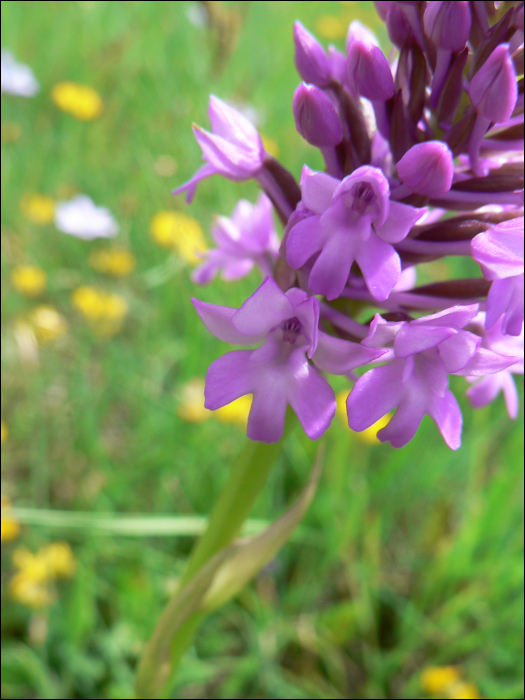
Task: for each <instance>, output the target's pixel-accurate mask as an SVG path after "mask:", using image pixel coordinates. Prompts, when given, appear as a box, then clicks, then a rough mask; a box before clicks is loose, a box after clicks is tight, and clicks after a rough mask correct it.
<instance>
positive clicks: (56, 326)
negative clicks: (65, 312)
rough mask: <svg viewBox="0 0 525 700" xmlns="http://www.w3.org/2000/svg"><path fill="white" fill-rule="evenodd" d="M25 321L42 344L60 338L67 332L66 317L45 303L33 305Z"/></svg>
mask: <svg viewBox="0 0 525 700" xmlns="http://www.w3.org/2000/svg"><path fill="white" fill-rule="evenodd" d="M27 321H28V324H29V326H30V328H31V330H32V331H33V333H34V334H35V338H36V339H37V340H38V342H39V343H40V344H42V345H45V344H46V343H50V342H51V341H52V340H56V339H57V338H61V337H62V336H63V335H65V334H66V332H67V323H66V319H65V318H64V317H63V316H62V314H59V313H58V311H57V310H56V309H55V308H53V307H52V306H47V305H45V304H42V305H41V306H37V307H35V308H34V309H33V310H32V311H31V312H30V313H29V314H28V316H27Z"/></svg>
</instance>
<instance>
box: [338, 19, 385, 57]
mask: <svg viewBox="0 0 525 700" xmlns="http://www.w3.org/2000/svg"><path fill="white" fill-rule="evenodd" d="M354 41H362V42H363V43H364V44H373V45H374V46H379V42H378V40H377V39H376V36H375V34H374V33H373V32H371V31H370V29H368V27H365V25H364V24H361V22H360V21H359V20H358V19H355V20H354V21H353V22H351V23H350V26H349V27H348V32H347V35H346V50H347V52H348V49H349V48H350V45H351V44H352V43H353V42H354Z"/></svg>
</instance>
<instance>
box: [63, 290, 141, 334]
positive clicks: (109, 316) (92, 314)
mask: <svg viewBox="0 0 525 700" xmlns="http://www.w3.org/2000/svg"><path fill="white" fill-rule="evenodd" d="M71 302H72V303H73V306H75V308H76V309H77V310H78V311H80V313H81V314H82V315H83V316H84V318H85V319H86V320H87V321H88V322H89V323H90V324H91V327H92V329H93V331H94V332H95V333H96V334H97V335H98V336H100V337H102V338H108V337H110V336H112V335H115V334H116V333H118V332H119V331H120V329H121V328H122V326H123V324H124V318H125V316H126V314H127V313H128V305H127V303H126V300H125V299H123V298H122V297H121V296H119V295H118V294H113V293H112V292H106V291H104V290H102V289H97V288H96V287H89V286H87V285H85V286H82V287H77V289H75V290H74V292H73V293H72V295H71Z"/></svg>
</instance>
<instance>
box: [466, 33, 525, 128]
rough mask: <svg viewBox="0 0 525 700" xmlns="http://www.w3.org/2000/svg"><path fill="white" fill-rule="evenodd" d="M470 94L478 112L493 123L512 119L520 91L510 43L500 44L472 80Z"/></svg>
mask: <svg viewBox="0 0 525 700" xmlns="http://www.w3.org/2000/svg"><path fill="white" fill-rule="evenodd" d="M469 95H470V99H471V102H472V104H473V105H474V107H475V108H476V111H477V113H478V114H480V115H481V116H482V117H485V118H486V119H489V120H490V121H491V122H506V121H508V120H509V119H510V117H511V115H512V112H513V111H514V107H515V106H516V100H517V98H518V90H517V84H516V71H515V70H514V63H513V61H512V58H511V57H510V52H509V45H508V44H500V45H499V46H498V47H497V48H496V49H494V51H493V52H492V53H491V54H490V56H489V57H488V59H487V60H486V61H485V63H484V64H483V65H482V66H481V68H480V69H479V71H478V72H477V73H476V74H475V75H474V77H473V78H472V80H471V81H470V86H469Z"/></svg>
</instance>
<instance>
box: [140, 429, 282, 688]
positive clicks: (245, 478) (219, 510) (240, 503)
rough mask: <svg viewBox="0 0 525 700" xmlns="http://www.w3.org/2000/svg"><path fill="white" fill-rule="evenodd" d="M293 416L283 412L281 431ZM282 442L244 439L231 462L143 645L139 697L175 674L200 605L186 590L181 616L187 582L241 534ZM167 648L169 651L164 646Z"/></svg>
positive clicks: (193, 631) (192, 633) (199, 615)
mask: <svg viewBox="0 0 525 700" xmlns="http://www.w3.org/2000/svg"><path fill="white" fill-rule="evenodd" d="M292 424H293V423H292V421H291V419H290V416H288V415H287V420H286V425H285V436H286V435H287V434H288V433H289V431H290V429H291V426H292ZM281 443H282V441H281V442H279V443H277V444H272V445H267V444H265V443H259V442H248V443H247V444H246V447H245V448H244V450H243V452H242V453H241V454H240V455H239V457H238V458H237V460H236V461H235V462H234V464H233V466H232V469H231V473H230V477H229V479H228V482H227V483H226V485H225V487H224V489H223V490H222V492H221V494H220V496H219V498H218V500H217V501H216V503H215V506H214V507H213V510H212V512H211V514H210V518H209V521H208V527H207V528H206V531H205V533H204V534H203V536H202V537H201V539H200V540H199V542H198V544H197V545H196V546H195V548H194V550H193V552H192V554H191V555H190V558H189V560H188V564H187V567H186V570H185V572H184V574H183V576H182V578H181V582H180V585H179V587H178V591H177V593H175V597H174V598H173V599H172V600H171V601H170V603H168V605H167V607H166V608H165V610H164V612H163V613H162V615H161V617H160V619H159V621H158V623H157V626H156V628H155V631H154V632H153V635H152V637H151V638H150V640H149V641H148V643H147V644H146V646H145V648H144V652H143V654H142V657H141V659H140V662H139V667H138V670H137V683H136V689H137V697H139V698H156V697H160V696H161V694H162V691H163V688H164V687H165V685H166V683H167V682H168V681H169V679H170V678H171V677H172V676H173V673H174V671H175V670H176V668H177V666H178V664H179V662H180V660H181V658H182V656H183V654H184V652H185V651H186V649H187V648H188V646H189V645H190V644H191V642H192V640H193V638H194V636H195V634H196V632H197V630H198V628H199V626H200V624H201V622H202V620H203V619H204V618H205V617H206V615H205V613H203V612H202V611H200V610H192V609H191V598H190V596H193V595H195V590H194V591H193V592H191V593H189V596H188V601H187V608H186V610H187V614H185V615H184V617H183V618H181V615H180V610H181V600H180V598H181V596H184V595H185V586H186V584H188V583H189V582H190V581H191V580H192V579H193V578H194V577H195V574H197V573H198V572H199V571H200V570H201V569H202V567H203V566H205V564H206V563H207V562H209V560H210V559H211V558H212V557H213V556H214V555H215V554H217V552H219V551H220V550H222V549H224V548H225V547H226V546H227V545H229V544H230V543H231V542H232V540H233V539H234V538H235V537H236V536H237V535H238V534H239V533H240V530H241V528H242V525H243V523H244V521H245V520H246V518H247V517H248V514H249V512H250V510H251V508H252V506H253V503H254V501H255V500H256V498H257V496H258V495H259V493H260V491H261V489H262V488H263V486H264V484H265V483H266V480H267V478H268V475H269V473H270V471H271V469H272V467H273V466H274V464H275V460H276V458H277V457H278V455H279V453H280V451H281ZM168 649H170V652H171V653H170V654H169V655H168V654H167V650H168Z"/></svg>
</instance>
